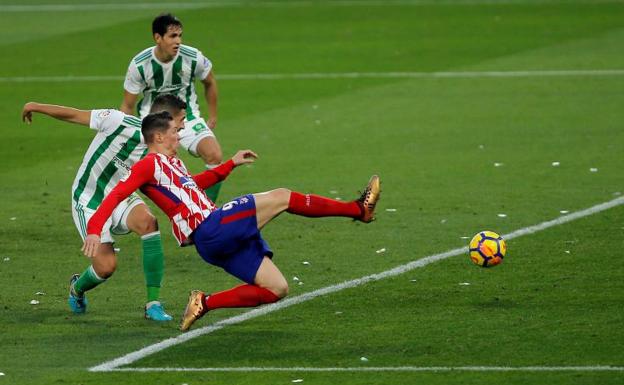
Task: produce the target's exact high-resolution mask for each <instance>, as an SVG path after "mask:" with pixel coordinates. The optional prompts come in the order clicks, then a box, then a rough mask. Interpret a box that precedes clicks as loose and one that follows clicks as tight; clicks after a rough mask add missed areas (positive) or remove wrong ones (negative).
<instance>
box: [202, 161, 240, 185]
mask: <svg viewBox="0 0 624 385" xmlns="http://www.w3.org/2000/svg"><path fill="white" fill-rule="evenodd" d="M233 169H234V161H232V159H230V160H228V161H227V162H225V163H223V164H220V165H218V166H217V167H215V168H213V169H210V170H206V171H204V172H202V173H200V174H197V175H193V180H194V181H195V183H197V186H198V187H199V188H201V189H206V188H208V187H210V186H212V185H213V184H216V183H219V182H221V181H222V180H224V179H225V178H227V176H228V175H230V173H231V172H232V170H233Z"/></svg>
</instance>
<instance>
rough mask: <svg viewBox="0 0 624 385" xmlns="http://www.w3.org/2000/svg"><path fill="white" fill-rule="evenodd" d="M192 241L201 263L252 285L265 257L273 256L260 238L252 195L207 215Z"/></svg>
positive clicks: (233, 201) (237, 199)
mask: <svg viewBox="0 0 624 385" xmlns="http://www.w3.org/2000/svg"><path fill="white" fill-rule="evenodd" d="M193 242H194V243H195V248H196V249H197V252H198V253H199V255H201V257H202V258H203V259H204V261H206V262H208V263H210V264H212V265H215V266H219V267H221V268H223V270H225V271H227V272H228V273H230V274H232V275H233V276H235V277H236V278H238V279H240V280H243V281H245V282H247V283H251V284H253V283H254V280H255V278H256V273H257V272H258V269H259V268H260V264H261V263H262V260H263V259H264V256H267V257H269V258H270V257H272V256H273V252H272V251H271V249H270V248H269V245H268V244H267V243H266V242H265V241H264V239H262V237H261V236H260V230H258V222H257V221H256V202H255V200H254V197H253V195H251V194H249V195H245V196H242V197H238V198H236V199H234V200H232V201H231V202H228V203H226V204H224V205H223V206H221V207H220V208H218V209H217V210H215V211H213V212H212V213H210V215H209V216H208V218H206V219H205V220H204V221H203V222H202V223H201V224H200V225H199V227H198V228H197V229H195V231H194V232H193Z"/></svg>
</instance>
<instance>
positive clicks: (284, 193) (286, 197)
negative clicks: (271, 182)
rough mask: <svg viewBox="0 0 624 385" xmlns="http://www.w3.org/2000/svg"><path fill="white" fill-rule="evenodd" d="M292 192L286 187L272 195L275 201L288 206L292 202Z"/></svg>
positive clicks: (273, 192)
mask: <svg viewBox="0 0 624 385" xmlns="http://www.w3.org/2000/svg"><path fill="white" fill-rule="evenodd" d="M291 192H292V191H290V190H289V189H287V188H284V187H280V188H278V189H275V190H273V191H272V192H271V194H272V195H273V197H274V199H275V200H276V201H277V202H279V203H280V204H286V205H287V206H288V202H289V201H290V193H291Z"/></svg>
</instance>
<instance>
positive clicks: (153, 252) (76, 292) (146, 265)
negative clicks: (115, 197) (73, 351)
mask: <svg viewBox="0 0 624 385" xmlns="http://www.w3.org/2000/svg"><path fill="white" fill-rule="evenodd" d="M172 98H173V97H171V96H169V97H165V98H159V99H166V100H164V101H159V100H157V102H156V104H157V105H160V106H162V110H168V111H170V112H171V113H172V115H173V116H174V117H176V119H177V123H178V124H180V126H182V125H183V124H184V116H185V113H184V109H185V107H186V106H185V105H184V103H183V102H182V101H181V100H179V99H175V98H173V99H174V100H173V101H172V100H171V99H172ZM176 101H177V102H176ZM157 105H155V106H154V107H158V106H157ZM35 112H36V113H41V114H44V115H48V116H51V117H53V118H56V119H60V120H63V121H66V122H71V123H77V124H81V125H84V126H88V127H90V128H92V129H93V130H95V131H96V134H95V137H94V138H93V141H92V142H91V144H90V145H89V148H88V150H87V152H86V154H85V155H84V157H83V161H82V164H81V165H80V168H79V169H78V173H77V174H76V177H75V179H74V183H73V186H72V216H73V218H74V223H75V225H76V228H77V229H78V232H79V234H80V236H81V237H82V238H83V240H84V238H85V237H86V231H87V229H86V227H87V222H88V221H89V219H90V218H91V216H92V215H93V213H95V211H96V209H97V208H98V207H99V206H100V203H102V200H103V199H104V197H106V195H107V194H108V193H109V192H110V191H111V190H112V188H113V187H114V186H115V185H116V184H117V183H118V182H119V181H120V180H121V179H122V178H124V177H126V176H127V175H128V173H129V170H130V167H131V166H132V165H133V164H134V163H136V162H137V161H138V160H140V159H141V158H143V157H144V156H145V154H146V153H147V146H146V145H145V141H144V140H143V137H142V135H141V121H140V120H139V119H138V118H136V117H134V116H130V115H126V114H124V113H122V112H121V111H117V110H106V109H104V110H90V111H88V110H78V109H75V108H70V107H64V106H56V105H50V104H40V103H34V102H31V103H27V104H26V105H24V109H23V111H22V119H23V120H24V121H26V122H28V123H30V122H32V114H33V113H35ZM176 113H177V114H176ZM131 231H132V232H134V233H136V234H138V235H139V236H141V243H142V246H143V271H144V273H145V281H146V286H147V303H146V306H145V318H147V319H151V320H155V321H170V320H171V319H172V317H171V316H170V315H168V314H167V313H165V311H164V309H163V307H162V304H161V303H160V301H159V297H160V286H161V282H162V278H163V274H164V255H163V248H162V242H161V237H160V232H159V231H158V223H157V221H156V218H155V217H154V216H153V215H152V213H151V212H150V210H149V209H148V207H147V206H146V205H145V203H144V202H143V201H142V200H141V198H140V197H139V196H138V195H134V194H133V195H131V196H130V197H129V198H127V199H126V200H125V201H124V202H122V204H120V205H119V206H118V207H117V208H116V209H115V212H114V213H113V215H112V216H111V218H110V219H109V220H108V223H107V224H106V225H105V226H104V229H103V231H102V244H101V245H100V247H99V249H98V251H97V253H96V255H95V257H94V258H93V259H92V260H91V265H90V266H89V267H88V268H87V269H86V270H85V271H84V272H83V273H82V274H81V275H78V274H75V275H74V276H73V277H72V279H71V281H70V294H69V298H68V302H69V306H70V308H71V309H72V311H73V312H74V313H78V314H80V313H84V312H85V311H86V308H87V299H86V297H85V295H84V293H85V292H86V291H88V290H91V289H93V288H95V287H96V286H98V285H100V284H101V283H103V282H105V281H106V280H107V279H108V278H109V277H110V276H111V275H112V274H113V273H114V272H115V269H116V266H117V257H116V254H115V250H114V248H113V242H114V239H113V236H112V234H117V235H120V234H127V233H129V232H131Z"/></svg>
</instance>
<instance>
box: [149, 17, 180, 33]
mask: <svg viewBox="0 0 624 385" xmlns="http://www.w3.org/2000/svg"><path fill="white" fill-rule="evenodd" d="M172 25H173V26H175V27H180V28H182V22H181V21H180V19H178V18H177V17H175V16H174V15H172V14H171V13H161V14H160V15H158V16H156V18H155V19H154V21H152V35H153V34H156V33H157V34H159V35H160V36H165V34H166V33H167V30H168V29H169V27H170V26H172Z"/></svg>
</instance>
